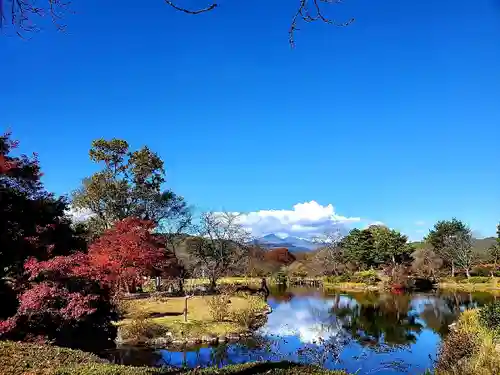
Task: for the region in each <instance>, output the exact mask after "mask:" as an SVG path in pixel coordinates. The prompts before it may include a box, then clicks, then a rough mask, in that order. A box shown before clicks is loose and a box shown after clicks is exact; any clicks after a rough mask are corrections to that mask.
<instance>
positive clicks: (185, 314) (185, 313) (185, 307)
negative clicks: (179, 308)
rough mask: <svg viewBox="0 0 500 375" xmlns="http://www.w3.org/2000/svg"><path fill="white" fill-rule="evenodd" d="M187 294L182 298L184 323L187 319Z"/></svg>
mask: <svg viewBox="0 0 500 375" xmlns="http://www.w3.org/2000/svg"><path fill="white" fill-rule="evenodd" d="M188 298H189V297H188V296H186V297H185V298H184V323H185V322H187V321H188Z"/></svg>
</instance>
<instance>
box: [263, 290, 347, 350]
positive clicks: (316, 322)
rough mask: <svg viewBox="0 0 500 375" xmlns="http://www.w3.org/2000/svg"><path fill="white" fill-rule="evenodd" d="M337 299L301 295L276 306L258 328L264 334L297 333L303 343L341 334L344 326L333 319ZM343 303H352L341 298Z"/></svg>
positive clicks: (285, 334)
mask: <svg viewBox="0 0 500 375" xmlns="http://www.w3.org/2000/svg"><path fill="white" fill-rule="evenodd" d="M336 302H337V301H335V300H334V299H325V300H317V299H315V298H307V297H306V298H301V299H300V300H293V299H292V301H290V302H289V303H281V304H279V305H277V306H276V307H275V308H274V310H273V313H272V314H271V315H269V316H268V320H267V323H266V324H265V325H264V326H263V327H262V328H261V329H260V330H259V332H260V333H261V334H263V335H264V336H280V337H286V336H296V337H298V338H299V339H300V341H302V342H303V343H307V344H311V343H318V342H319V341H320V340H329V339H331V338H333V337H336V336H338V335H340V334H341V329H340V327H338V325H337V324H336V323H337V322H336V321H335V320H332V315H331V312H330V310H331V308H332V306H333V305H334V304H335V303H336ZM338 303H339V305H340V306H346V305H349V304H351V303H352V302H351V301H350V300H349V299H348V298H347V297H340V301H338Z"/></svg>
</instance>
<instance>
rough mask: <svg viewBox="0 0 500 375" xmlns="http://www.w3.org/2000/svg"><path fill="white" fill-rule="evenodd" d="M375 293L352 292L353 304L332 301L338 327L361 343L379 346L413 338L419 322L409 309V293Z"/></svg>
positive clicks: (407, 343)
mask: <svg viewBox="0 0 500 375" xmlns="http://www.w3.org/2000/svg"><path fill="white" fill-rule="evenodd" d="M375 296H377V295H375V294H366V295H364V296H362V295H356V296H353V299H354V300H355V301H356V303H355V304H346V305H342V306H340V305H338V306H336V305H334V306H333V307H332V310H331V311H332V313H333V314H334V315H335V316H336V317H337V319H338V320H339V321H340V322H341V325H342V328H343V329H344V330H345V331H346V332H348V333H349V335H350V336H351V337H352V338H353V339H354V340H356V341H357V342H358V343H360V344H361V345H363V346H367V347H372V348H373V349H380V350H383V349H384V348H385V346H386V345H388V346H406V345H409V344H412V343H414V342H416V340H417V335H418V334H419V333H420V332H421V331H422V328H423V326H422V324H421V323H419V322H418V315H417V314H416V313H415V312H414V311H412V310H411V296H410V295H396V294H382V295H378V296H377V298H375ZM386 349H387V348H386Z"/></svg>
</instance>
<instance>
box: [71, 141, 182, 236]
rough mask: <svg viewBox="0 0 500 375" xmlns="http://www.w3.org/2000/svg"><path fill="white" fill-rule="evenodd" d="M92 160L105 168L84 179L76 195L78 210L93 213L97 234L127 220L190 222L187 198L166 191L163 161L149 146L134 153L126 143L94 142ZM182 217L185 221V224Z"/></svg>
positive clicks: (90, 153)
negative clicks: (185, 199)
mask: <svg viewBox="0 0 500 375" xmlns="http://www.w3.org/2000/svg"><path fill="white" fill-rule="evenodd" d="M89 155H90V159H91V160H92V161H93V162H95V163H99V164H102V165H103V168H102V169H101V170H100V171H98V172H96V173H94V174H93V175H92V176H90V177H87V178H85V179H84V180H83V184H82V186H81V187H80V188H79V189H78V190H76V191H75V192H74V193H73V202H72V204H73V206H74V208H76V209H81V210H87V211H90V212H92V214H93V215H92V217H91V219H90V221H89V226H90V229H91V231H92V232H93V233H95V234H96V235H98V234H100V233H103V232H104V231H105V230H106V229H110V228H111V227H112V226H113V224H114V223H115V222H117V221H120V220H123V219H126V218H127V217H136V218H138V219H140V220H148V221H151V222H153V223H154V224H155V225H160V224H161V223H162V222H164V221H169V220H173V221H180V222H182V225H183V226H184V225H186V220H187V221H189V219H190V215H189V208H188V206H187V205H186V202H185V201H184V199H183V198H182V197H180V196H178V195H176V194H175V193H174V192H172V191H170V190H163V184H164V183H165V181H166V175H165V169H164V164H163V160H162V159H161V158H160V157H159V156H158V154H156V153H154V152H152V151H151V150H150V149H149V148H148V147H143V148H141V149H140V150H137V151H130V149H129V145H128V143H127V142H126V141H124V140H120V139H111V140H104V139H98V140H95V141H93V142H92V147H91V149H90V152H89ZM179 218H185V220H184V221H182V220H179Z"/></svg>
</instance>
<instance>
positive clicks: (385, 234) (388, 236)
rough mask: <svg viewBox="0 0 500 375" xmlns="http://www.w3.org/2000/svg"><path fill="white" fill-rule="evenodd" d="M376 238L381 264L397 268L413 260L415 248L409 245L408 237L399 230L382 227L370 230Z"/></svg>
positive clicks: (376, 251)
mask: <svg viewBox="0 0 500 375" xmlns="http://www.w3.org/2000/svg"><path fill="white" fill-rule="evenodd" d="M368 230H370V231H371V232H372V234H373V237H374V238H375V248H374V250H375V254H376V257H377V260H378V263H380V264H391V266H392V267H395V266H396V265H398V264H401V263H404V262H406V261H408V260H410V258H411V253H412V252H413V247H412V246H411V245H410V244H409V243H408V237H407V236H405V235H403V234H401V233H400V232H398V231H397V230H394V229H389V228H387V227H385V226H382V225H373V226H370V227H369V228H368Z"/></svg>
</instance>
